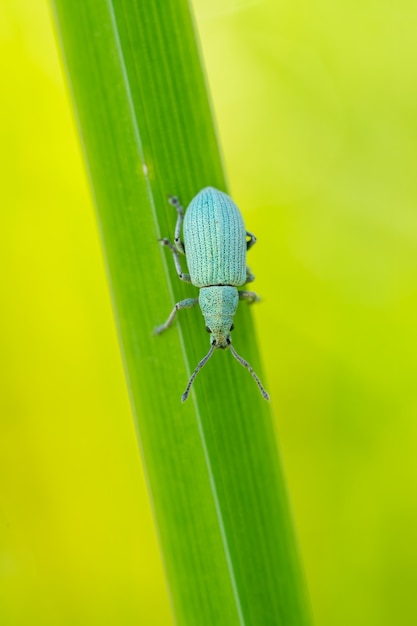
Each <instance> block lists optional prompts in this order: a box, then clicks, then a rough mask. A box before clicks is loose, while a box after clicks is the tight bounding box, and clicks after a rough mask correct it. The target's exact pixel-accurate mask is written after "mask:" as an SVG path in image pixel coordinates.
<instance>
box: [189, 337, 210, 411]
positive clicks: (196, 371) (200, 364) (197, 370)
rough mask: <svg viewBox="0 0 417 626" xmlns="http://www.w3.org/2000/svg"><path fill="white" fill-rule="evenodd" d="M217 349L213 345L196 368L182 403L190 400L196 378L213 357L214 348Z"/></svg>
mask: <svg viewBox="0 0 417 626" xmlns="http://www.w3.org/2000/svg"><path fill="white" fill-rule="evenodd" d="M215 347H216V345H215V344H212V346H211V348H210V350H209V351H208V353H207V354H206V356H205V357H204V359H201V361H200V363H199V364H198V365H197V367H196V368H195V370H194V372H193V373H192V375H191V378H190V380H189V381H188V385H187V387H186V389H185V391H184V393H183V394H182V398H181V399H182V401H183V402H185V401H186V399H187V398H188V394H189V392H190V389H191V385H192V384H193V382H194V378H195V377H196V376H197V374H198V372H199V371H200V370H201V368H202V367H203V366H204V365H205V364H206V363H207V361H208V360H209V358H210V357H211V355H212V354H213V352H214V348H215Z"/></svg>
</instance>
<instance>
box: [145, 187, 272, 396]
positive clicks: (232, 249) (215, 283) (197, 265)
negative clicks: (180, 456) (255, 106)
mask: <svg viewBox="0 0 417 626" xmlns="http://www.w3.org/2000/svg"><path fill="white" fill-rule="evenodd" d="M169 202H170V203H171V204H172V205H173V206H174V207H175V208H176V210H177V214H178V218H177V224H176V227H175V239H174V243H171V242H170V241H169V239H160V243H161V244H162V245H164V246H167V247H168V248H169V249H170V250H171V252H172V254H173V257H174V263H175V268H176V270H177V272H178V276H179V278H180V279H181V280H184V281H185V282H187V283H192V284H193V285H195V286H196V287H199V288H200V295H199V297H198V298H187V299H186V300H181V302H177V304H176V305H175V306H174V308H173V310H172V313H171V315H170V316H169V318H168V319H167V321H166V322H165V324H162V326H158V327H157V328H156V329H155V332H156V333H157V334H159V333H162V332H163V331H164V330H166V329H167V328H168V327H169V326H171V324H172V322H173V321H174V318H175V315H176V313H177V311H178V310H179V309H189V308H191V307H193V306H195V305H196V304H197V303H199V304H200V308H201V312H202V314H203V316H204V320H205V322H206V330H207V331H208V332H209V333H210V345H211V347H210V350H209V352H208V354H207V355H206V356H205V357H204V358H203V359H202V360H201V361H200V362H199V364H198V365H197V367H196V368H195V370H194V372H193V374H192V376H191V378H190V380H189V381H188V385H187V387H186V389H185V391H184V393H183V395H182V401H183V402H184V401H185V400H186V399H187V397H188V394H189V391H190V388H191V385H192V384H193V381H194V378H195V377H196V375H197V374H198V372H199V370H200V369H201V368H202V367H203V365H205V364H206V363H207V361H208V360H209V358H210V357H211V355H212V354H213V352H214V350H215V349H216V348H222V349H225V348H229V350H230V351H231V353H232V354H233V356H234V357H235V359H237V360H238V361H239V363H240V364H241V365H243V366H244V367H246V368H247V369H248V370H249V372H250V373H251V375H252V377H253V378H254V379H255V382H256V384H257V385H258V387H259V389H260V391H261V393H262V395H263V397H264V398H265V399H266V400H269V395H268V393H267V392H266V391H265V389H264V387H263V386H262V383H261V381H260V380H259V378H258V376H257V375H256V374H255V372H254V371H253V369H252V367H251V366H250V365H249V363H248V362H247V361H245V359H243V358H242V357H241V356H240V355H239V354H238V353H237V352H236V350H235V349H234V348H233V346H232V340H231V338H230V332H231V331H232V330H233V316H234V314H235V312H236V309H237V305H238V302H239V300H247V301H248V302H249V303H252V302H256V301H258V300H259V298H258V296H257V295H256V293H254V292H253V291H238V290H237V287H239V286H241V285H244V284H245V283H249V282H251V281H253V280H254V276H253V275H252V274H251V273H250V271H249V268H247V266H246V252H247V250H249V249H250V248H251V247H252V246H253V245H254V243H255V242H256V237H255V235H253V234H252V233H250V232H248V231H246V230H245V226H244V224H243V218H242V215H241V214H240V211H239V209H238V208H237V206H236V205H235V203H234V202H233V201H232V199H231V198H230V197H229V196H228V195H227V194H225V193H223V192H222V191H218V190H217V189H214V188H213V187H207V188H206V189H203V190H202V191H200V193H198V194H197V195H196V196H195V198H194V199H193V200H192V201H191V203H190V205H189V207H188V209H187V211H186V212H185V216H184V209H183V207H182V206H181V204H180V202H179V200H178V198H176V197H175V196H170V197H169ZM183 222H184V229H183V234H184V242H182V241H181V237H180V234H181V226H182V224H183ZM180 254H184V255H186V259H187V265H188V269H189V272H190V273H189V274H184V273H183V271H182V268H181V263H180V257H179V255H180Z"/></svg>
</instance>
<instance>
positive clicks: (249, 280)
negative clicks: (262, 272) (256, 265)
mask: <svg viewBox="0 0 417 626" xmlns="http://www.w3.org/2000/svg"><path fill="white" fill-rule="evenodd" d="M254 280H255V276H254V275H253V274H252V272H251V271H250V268H249V267H247V268H246V282H247V283H253V281H254Z"/></svg>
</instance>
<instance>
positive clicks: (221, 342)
mask: <svg viewBox="0 0 417 626" xmlns="http://www.w3.org/2000/svg"><path fill="white" fill-rule="evenodd" d="M231 343H232V340H231V339H230V336H229V335H227V337H221V338H219V337H214V338H213V335H212V340H211V345H212V346H214V347H215V348H220V349H221V350H225V349H226V348H228V347H229V346H230V344H231Z"/></svg>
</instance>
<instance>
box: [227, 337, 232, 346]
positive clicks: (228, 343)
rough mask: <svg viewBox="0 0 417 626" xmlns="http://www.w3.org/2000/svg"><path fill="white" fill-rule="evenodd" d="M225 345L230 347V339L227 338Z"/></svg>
mask: <svg viewBox="0 0 417 626" xmlns="http://www.w3.org/2000/svg"><path fill="white" fill-rule="evenodd" d="M226 343H227V345H228V346H230V344H231V343H232V340H231V339H230V337H227V339H226Z"/></svg>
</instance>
